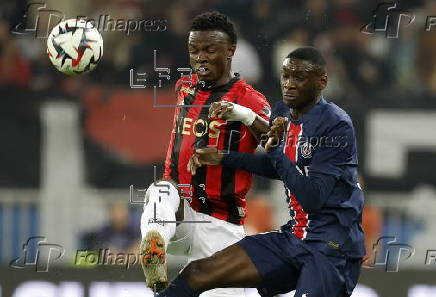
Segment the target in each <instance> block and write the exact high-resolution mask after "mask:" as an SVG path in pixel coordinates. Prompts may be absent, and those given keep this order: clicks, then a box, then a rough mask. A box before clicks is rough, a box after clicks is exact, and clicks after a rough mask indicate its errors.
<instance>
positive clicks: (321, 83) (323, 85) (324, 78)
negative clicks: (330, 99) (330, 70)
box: [318, 73, 328, 91]
mask: <svg viewBox="0 0 436 297" xmlns="http://www.w3.org/2000/svg"><path fill="white" fill-rule="evenodd" d="M327 80H328V79H327V74H326V73H323V74H321V75H320V77H319V79H318V88H319V90H321V91H322V90H324V89H325V88H326V87H327Z"/></svg>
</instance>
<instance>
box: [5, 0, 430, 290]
mask: <svg viewBox="0 0 436 297" xmlns="http://www.w3.org/2000/svg"><path fill="white" fill-rule="evenodd" d="M36 2H37V1H34V2H33V3H36ZM29 3H31V2H30V1H29V2H28V1H25V0H16V1H6V0H2V1H1V6H0V94H1V99H0V100H1V105H0V123H1V124H0V135H1V145H0V263H1V268H0V297H9V296H14V297H18V296H19V297H22V296H26V297H36V296H37V297H42V296H44V297H46V296H47V297H52V296H53V297H67V296H68V297H76V296H77V297H79V296H80V297H82V296H83V297H97V296H98V297H109V296H110V297H112V296H113V297H121V296H123V297H129V296H152V293H150V292H148V291H145V290H144V287H145V285H144V282H143V280H142V272H141V270H140V268H139V265H136V266H135V267H133V268H130V269H128V270H127V269H125V268H124V267H123V266H122V265H108V266H101V265H94V266H92V265H88V266H87V267H83V265H82V266H79V265H74V264H73V263H74V260H75V257H76V251H77V250H84V249H87V250H95V251H97V250H98V249H99V248H110V249H111V251H122V252H133V253H134V252H137V251H136V245H137V242H138V240H139V236H140V235H139V216H140V212H141V205H140V204H132V203H129V187H130V185H133V186H134V187H135V189H137V190H136V191H134V195H133V196H134V197H136V195H139V194H140V189H145V188H146V187H147V186H148V185H149V184H150V183H151V182H152V181H153V169H154V166H156V171H157V174H158V175H160V174H161V173H162V164H163V160H164V157H165V154H166V148H167V142H168V139H169V135H170V129H171V119H172V113H173V108H164V107H161V108H158V107H154V104H155V103H156V104H174V102H175V98H174V96H173V92H172V89H173V85H174V82H175V80H177V78H179V77H180V74H181V73H180V72H179V71H178V70H177V69H178V68H183V67H188V66H189V64H188V55H187V49H186V37H187V32H188V26H189V23H190V20H191V19H192V17H193V16H194V15H196V14H198V13H200V12H203V11H205V10H208V9H217V10H219V11H221V12H223V13H226V14H228V15H229V16H230V17H231V18H232V19H233V20H234V22H235V23H236V25H237V27H238V31H239V33H238V34H239V36H238V38H239V40H238V50H237V53H236V56H235V58H234V60H233V67H234V71H236V72H239V73H241V75H242V77H244V78H245V79H246V80H247V81H248V82H249V83H252V84H253V85H254V86H255V88H257V89H258V90H259V91H261V92H262V93H263V94H265V95H266V96H267V98H268V99H269V101H270V103H271V104H274V102H277V101H278V100H280V89H279V76H278V75H279V66H280V64H281V61H282V59H283V57H284V56H286V54H287V53H289V52H290V51H291V50H293V49H295V48H296V47H299V46H303V45H314V46H316V47H318V48H319V49H321V50H322V52H323V54H324V55H325V57H326V59H327V64H328V73H329V86H328V89H327V90H326V92H325V97H326V98H327V99H329V100H331V101H334V102H335V103H337V104H338V105H340V106H341V107H342V108H344V109H345V110H346V111H347V112H348V113H349V114H350V115H351V116H352V119H353V121H354V125H355V128H356V133H357V136H358V144H359V157H360V175H361V182H362V184H363V185H364V188H365V192H366V205H367V206H366V210H365V214H364V226H365V229H366V231H367V237H368V238H367V239H368V244H367V246H368V248H369V249H371V247H372V244H373V243H375V242H376V241H377V238H379V237H380V236H389V237H395V239H396V243H399V244H408V245H410V246H412V247H413V248H414V249H415V253H414V255H413V256H411V257H409V258H408V259H406V258H407V255H402V256H401V259H400V260H401V261H400V268H399V272H386V271H385V270H384V269H383V268H378V269H377V268H372V269H371V268H364V269H363V272H362V277H361V285H360V287H359V288H358V290H356V293H355V294H354V295H353V296H358V297H363V296H365V297H376V296H380V297H388V296H389V297H390V296H396V297H402V296H404V297H405V296H409V297H428V296H436V278H435V273H436V270H435V268H436V260H435V258H436V252H435V251H434V250H436V240H435V238H436V216H434V212H435V209H436V188H435V186H436V174H435V169H434V168H436V137H435V135H436V134H435V130H436V54H435V53H436V28H434V30H433V32H432V31H430V32H428V31H426V30H425V22H426V18H427V16H436V2H435V1H434V0H414V1H399V2H398V7H399V8H401V9H405V10H409V11H410V12H411V13H413V14H414V15H415V17H416V18H415V20H414V22H413V23H412V24H410V25H409V26H400V32H399V38H390V39H388V38H386V35H385V33H384V32H379V33H377V34H372V35H368V34H363V33H361V32H360V28H361V27H362V26H363V25H365V24H367V23H369V22H372V21H373V20H374V19H373V15H372V14H373V10H374V9H375V8H376V6H377V4H378V3H380V2H379V1H374V0H366V1H363V0H293V1H289V0H288V1H285V0H257V1H255V0H253V1H248V0H231V1H230V0H188V1H182V0H177V1H175V0H173V1H169V0H105V1H102V0H95V1H84V0H76V1H71V0H47V1H39V2H38V3H45V4H46V8H44V9H42V10H40V11H39V16H40V17H39V19H38V22H39V26H40V27H38V28H43V27H44V26H47V23H48V14H47V10H48V9H51V10H54V11H60V12H62V13H63V14H65V17H66V18H75V17H77V16H88V17H94V18H97V16H99V15H109V16H110V18H112V19H143V20H148V21H155V22H157V23H159V24H160V25H157V27H153V28H152V27H150V28H148V29H147V30H141V31H137V32H133V33H130V34H129V35H127V34H126V33H125V32H117V31H116V30H107V31H104V32H101V33H102V35H103V38H104V50H105V52H104V56H103V60H102V61H101V63H100V65H99V66H98V67H97V69H96V70H95V71H94V72H92V73H90V74H89V75H83V76H76V77H68V76H65V75H63V74H62V73H60V72H58V71H56V70H55V69H54V68H53V67H52V65H50V62H49V60H48V59H47V57H46V53H45V42H46V39H44V38H38V36H35V33H36V32H33V31H29V32H27V33H26V34H13V33H12V32H11V28H12V29H13V28H15V25H17V24H19V23H22V24H24V25H25V26H26V25H27V28H31V27H29V26H31V25H32V24H34V23H35V20H36V15H35V12H36V10H34V11H33V14H32V12H31V13H28V14H27V19H26V18H23V15H24V10H25V8H26V5H27V4H29ZM44 13H45V14H44ZM382 17H384V18H386V15H384V16H383V15H382ZM26 22H27V23H26ZM109 26H110V25H109ZM154 50H156V58H157V59H156V60H157V64H156V65H157V67H166V68H169V69H170V73H166V74H169V75H168V77H169V79H167V78H166V77H159V75H158V73H156V71H155V67H154V56H153V51H154ZM131 69H133V72H131V71H130V70H131ZM138 73H146V75H145V76H139V75H138ZM161 76H162V75H161ZM145 77H146V81H142V80H140V79H142V78H145ZM159 80H161V82H160V87H159ZM132 83H133V84H145V85H146V87H145V88H132V87H131V84H132ZM153 86H158V87H157V88H156V90H157V91H156V92H157V100H156V102H154V101H153ZM248 205H249V214H248V222H247V232H249V233H255V232H263V231H268V230H271V229H273V228H275V227H277V226H278V225H280V224H282V223H284V222H285V221H286V220H287V216H288V211H287V209H286V206H285V203H283V192H282V186H281V185H280V183H278V182H277V183H276V182H271V181H268V180H265V179H262V178H256V180H255V185H254V188H253V191H252V192H251V193H250V195H249V197H248ZM36 235H40V236H45V237H46V238H47V242H48V243H53V244H59V245H61V246H63V247H64V248H65V255H64V256H63V257H62V258H61V259H58V260H56V261H54V262H53V263H51V264H52V265H53V267H52V268H51V269H50V270H49V271H48V272H45V273H43V272H40V273H37V272H35V267H31V266H29V267H28V269H16V268H11V267H10V266H9V263H10V262H11V261H12V260H13V259H15V258H17V257H20V256H23V244H24V243H26V241H27V239H28V238H29V237H31V236H36ZM382 247H384V249H385V252H386V251H387V250H389V248H390V245H389V244H387V240H383V241H382V242H381V243H380V245H379V246H378V251H379V253H381V248H382ZM26 248H27V252H28V255H29V257H30V258H32V256H33V259H34V257H35V253H36V250H37V245H36V243H35V242H33V243H32V244H31V245H29V246H28V247H26ZM429 250H430V252H428V251H429ZM431 250H433V253H432V251H431ZM432 255H435V256H433V257H431V256H432ZM28 260H29V259H28ZM183 260H184V259H181V258H174V260H171V262H173V263H176V264H177V265H172V266H171V267H170V270H171V271H176V269H178V268H179V267H180V265H182V264H183ZM429 260H430V261H429ZM28 262H31V260H29V261H28ZM109 266H110V267H109ZM314 281H316V280H314Z"/></svg>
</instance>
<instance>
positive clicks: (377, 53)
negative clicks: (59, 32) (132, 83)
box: [0, 0, 436, 109]
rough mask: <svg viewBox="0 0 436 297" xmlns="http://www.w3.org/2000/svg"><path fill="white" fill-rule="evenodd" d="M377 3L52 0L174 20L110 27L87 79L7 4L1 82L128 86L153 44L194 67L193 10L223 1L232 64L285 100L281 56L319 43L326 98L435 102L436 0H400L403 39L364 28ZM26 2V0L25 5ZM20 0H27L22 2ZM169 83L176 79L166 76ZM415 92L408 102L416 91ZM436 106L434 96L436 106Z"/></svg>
mask: <svg viewBox="0 0 436 297" xmlns="http://www.w3.org/2000/svg"><path fill="white" fill-rule="evenodd" d="M378 2H379V1H375V0H372V1H358V0H307V1H306V0H305V1H303V0H297V1H286V0H269V1H261V0H258V1H245V0H188V1H181V0H179V1H174V0H171V1H170V0H163V1H153V0H111V1H74V5H72V3H71V1H47V3H48V5H50V8H51V7H52V6H53V8H56V9H57V10H60V11H66V12H68V13H66V17H67V18H69V17H72V18H74V17H75V16H77V15H86V16H90V17H96V16H98V15H104V14H108V15H109V16H110V17H111V18H113V19H122V18H124V19H146V20H166V28H165V30H159V31H154V32H153V31H148V32H146V31H144V30H142V31H137V32H133V33H130V34H129V36H127V35H126V33H125V32H115V31H106V32H102V34H103V37H104V42H105V53H104V60H103V61H102V63H101V65H99V67H98V68H97V70H96V71H95V72H93V73H92V74H91V75H88V76H86V77H80V78H74V79H73V80H72V79H71V78H66V77H64V76H62V75H60V74H58V73H56V72H55V71H53V69H51V68H50V67H51V65H49V62H48V59H47V58H46V57H45V55H46V54H45V39H41V40H35V38H34V37H33V38H32V34H28V36H23V35H14V34H11V33H10V28H11V27H13V26H14V24H16V23H17V22H20V21H22V17H23V15H22V13H23V11H22V9H24V7H25V6H24V1H18V2H15V7H14V3H9V4H5V5H3V4H2V8H1V10H0V13H1V15H2V20H1V22H0V49H1V52H0V55H1V56H0V84H1V85H3V86H5V85H7V86H16V87H26V88H29V89H31V90H32V91H49V92H60V93H66V94H69V95H71V94H74V91H77V88H78V87H79V86H83V81H90V82H94V83H101V84H105V85H106V86H109V85H119V86H121V87H128V83H129V76H128V71H129V69H132V68H133V69H136V70H138V71H140V70H145V71H146V72H148V73H151V72H152V71H153V50H154V49H157V62H158V64H159V67H168V68H170V69H171V76H172V79H177V77H179V73H177V70H176V69H177V68H179V67H187V66H188V59H187V58H188V57H187V49H186V40H187V32H188V28H189V24H190V21H191V19H192V17H193V16H195V15H196V14H198V13H201V12H203V11H205V10H209V9H217V10H219V11H221V12H223V13H226V14H227V15H229V16H230V17H231V19H232V20H233V21H234V23H235V24H236V26H237V28H238V51H237V54H236V57H235V58H234V70H235V71H239V72H241V74H242V76H243V77H245V78H246V79H247V80H248V81H249V82H250V83H252V84H254V85H255V86H256V87H257V88H258V89H259V90H260V91H262V92H264V93H265V94H266V95H267V96H268V98H269V99H270V100H271V101H275V100H277V98H279V93H278V91H279V89H278V80H277V78H278V74H279V69H280V68H279V67H280V64H281V61H282V59H283V57H284V56H286V55H287V53H289V51H291V50H292V49H294V48H296V47H299V46H302V45H307V44H311V45H315V46H316V47H318V48H320V49H321V50H322V52H323V53H324V55H325V56H326V58H327V61H328V66H329V67H328V71H329V77H330V81H329V88H328V90H327V92H326V95H327V97H329V98H331V99H332V100H334V101H337V102H339V103H341V104H342V105H345V107H349V108H350V109H361V108H368V107H372V106H392V105H394V106H397V107H401V106H404V107H410V106H416V105H423V106H425V105H426V104H430V102H429V101H431V100H432V101H433V103H434V101H435V100H434V96H435V94H436V57H435V55H434V52H435V49H436V48H435V47H436V42H435V41H436V37H435V34H434V33H433V32H426V31H425V26H424V24H423V22H424V21H425V19H426V16H428V15H435V14H436V3H435V2H434V1H432V0H417V1H399V5H398V6H399V7H401V8H402V9H408V10H410V11H412V12H413V13H414V14H415V15H416V21H415V23H413V24H411V25H409V26H407V27H406V26H400V29H401V32H400V38H398V39H395V40H394V39H387V38H386V37H385V35H384V33H383V32H379V33H378V34H376V35H367V34H363V33H361V32H360V28H361V27H362V26H363V25H365V24H367V23H369V22H371V21H373V16H372V14H373V10H374V9H375V8H376V6H377V3H378ZM17 3H18V4H17ZM20 3H21V7H19V4H20ZM164 86H167V87H168V88H171V84H170V83H169V82H168V84H165V85H164ZM411 96H412V97H414V100H410V99H409V98H410V97H411ZM433 106H434V104H433Z"/></svg>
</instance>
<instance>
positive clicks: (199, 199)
mask: <svg viewBox="0 0 436 297" xmlns="http://www.w3.org/2000/svg"><path fill="white" fill-rule="evenodd" d="M197 83H198V78H197V76H196V75H192V77H191V78H190V79H188V78H182V79H180V80H179V81H178V82H177V83H176V95H177V105H180V107H176V111H175V115H174V120H173V131H172V133H171V139H170V143H169V146H168V151H167V156H166V160H165V172H164V178H171V179H173V180H174V181H176V182H177V183H178V184H179V187H183V188H184V189H183V190H184V191H186V192H188V191H191V192H192V195H185V196H191V197H192V200H191V199H190V200H191V201H190V204H191V207H192V208H193V209H194V210H196V211H198V212H201V213H205V214H208V215H211V216H213V217H215V218H218V219H221V220H226V221H228V222H231V223H234V224H243V222H244V218H245V213H246V212H245V204H246V201H245V195H246V194H247V192H248V190H249V189H250V186H251V183H252V175H251V174H249V173H247V172H245V171H242V170H235V169H232V168H226V167H223V166H202V167H200V168H198V169H197V173H196V175H194V176H192V175H191V174H190V173H189V172H188V171H187V165H188V161H189V158H190V157H191V156H192V154H193V153H194V150H195V149H196V148H201V147H206V146H208V147H216V148H217V149H219V150H223V151H226V150H231V151H239V152H248V153H254V152H255V149H256V147H257V145H258V141H257V140H256V139H255V137H254V136H253V135H252V133H251V132H250V130H249V129H248V128H247V127H246V126H244V125H243V124H242V123H241V122H236V121H225V120H219V119H209V118H208V114H209V107H208V105H210V104H212V103H213V102H216V101H228V102H233V103H236V104H239V105H242V106H245V107H248V108H250V109H251V110H253V111H254V112H255V113H256V114H258V115H259V116H261V117H262V118H264V119H265V120H269V114H270V105H269V103H268V101H267V100H266V98H265V96H263V95H262V94H261V93H259V92H257V91H256V90H254V89H253V87H252V86H251V85H249V84H247V83H246V82H245V81H244V80H242V79H240V78H239V77H234V78H233V79H231V80H230V81H229V82H228V83H227V84H226V85H223V86H218V87H212V88H206V87H203V86H202V85H201V84H197Z"/></svg>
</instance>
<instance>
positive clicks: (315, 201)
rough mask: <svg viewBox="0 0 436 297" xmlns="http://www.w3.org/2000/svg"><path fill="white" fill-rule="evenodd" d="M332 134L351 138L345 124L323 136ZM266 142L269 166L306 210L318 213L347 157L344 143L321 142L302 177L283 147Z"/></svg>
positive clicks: (337, 126)
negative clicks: (270, 146) (307, 170)
mask: <svg viewBox="0 0 436 297" xmlns="http://www.w3.org/2000/svg"><path fill="white" fill-rule="evenodd" d="M333 135H336V136H341V137H343V138H344V139H351V136H352V135H353V132H352V128H351V126H349V125H348V124H346V123H343V122H341V123H338V124H337V125H336V127H334V128H333V129H332V130H331V132H330V134H327V135H326V137H333ZM273 137H274V136H272V137H270V139H271V138H273ZM269 142H270V140H268V143H269ZM268 143H267V145H266V149H267V151H268V154H267V155H268V157H269V159H270V160H271V164H272V165H273V167H274V168H275V169H276V172H277V174H278V175H279V176H280V178H281V179H282V181H283V182H284V183H285V185H286V186H287V187H288V188H289V189H291V191H292V192H293V193H294V195H295V197H296V199H297V201H298V202H299V203H300V204H301V206H302V207H303V208H304V209H305V210H306V211H317V210H319V209H320V208H321V207H322V206H323V205H324V204H325V202H326V200H327V198H328V196H329V194H330V193H331V191H332V190H333V188H334V187H335V185H336V183H337V181H338V180H339V179H340V177H341V175H342V170H343V166H344V164H345V163H347V159H348V158H349V155H350V154H349V152H347V150H346V147H344V146H343V144H344V143H329V144H328V145H327V143H324V144H322V145H319V147H317V148H315V151H314V153H313V157H312V162H311V165H310V167H309V172H308V173H307V175H304V174H302V172H301V171H299V170H298V169H297V166H296V164H295V163H294V162H292V161H291V160H290V159H289V158H288V157H287V156H286V155H285V154H284V153H283V144H281V145H280V146H278V148H277V149H274V148H269V147H268Z"/></svg>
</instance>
